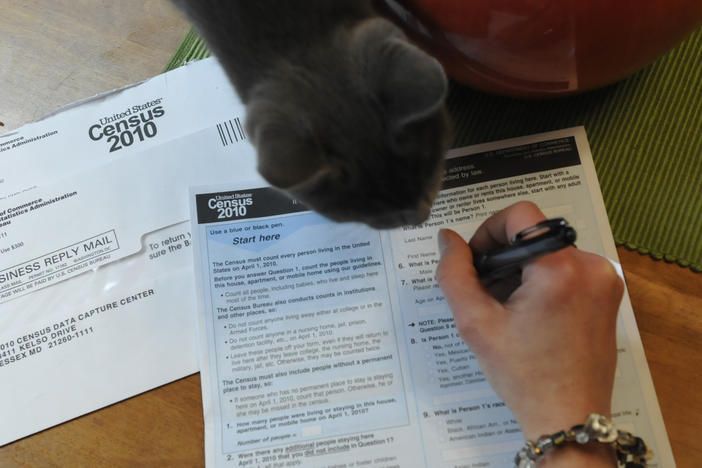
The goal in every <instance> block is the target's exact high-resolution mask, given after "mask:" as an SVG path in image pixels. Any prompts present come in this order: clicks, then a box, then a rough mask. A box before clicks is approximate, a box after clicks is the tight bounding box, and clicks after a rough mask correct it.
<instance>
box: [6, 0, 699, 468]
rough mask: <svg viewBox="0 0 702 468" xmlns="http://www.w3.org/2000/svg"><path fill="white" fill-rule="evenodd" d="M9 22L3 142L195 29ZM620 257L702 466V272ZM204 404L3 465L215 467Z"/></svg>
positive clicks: (666, 396) (47, 5)
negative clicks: (209, 462) (207, 447)
mask: <svg viewBox="0 0 702 468" xmlns="http://www.w3.org/2000/svg"><path fill="white" fill-rule="evenodd" d="M0 12H2V13H1V14H0V34H1V35H0V122H3V124H4V126H0V132H4V131H7V130H11V129H14V128H17V127H19V126H21V125H23V124H24V123H26V122H29V121H32V120H35V119H38V118H41V117H42V116H44V115H46V114H48V113H50V112H53V111H54V110H56V109H57V108H59V107H60V106H62V105H65V104H68V103H70V102H73V101H75V100H78V99H82V98H85V97H88V96H91V95H93V94H97V93H100V92H103V91H107V90H111V89H114V88H118V87H121V86H124V85H127V84H131V83H134V82H137V81H140V80H143V79H146V78H149V77H151V76H153V75H156V74H158V73H160V72H161V71H162V69H163V67H164V66H165V65H166V63H167V62H168V59H169V58H170V56H171V54H172V53H173V51H174V50H175V49H176V47H177V46H178V44H179V42H180V39H181V38H182V37H183V35H184V34H185V32H186V31H187V30H188V27H189V26H188V23H187V21H186V20H185V19H184V18H183V17H182V16H180V14H179V13H178V12H177V11H175V10H174V9H173V8H172V7H171V6H170V4H168V3H167V2H166V1H165V0H146V1H142V0H120V1H118V2H108V1H100V2H98V1H95V0H23V1H15V0H0ZM618 251H619V255H620V258H621V261H622V265H623V267H624V272H625V275H626V278H627V283H628V287H629V294H630V296H631V300H632V302H633V305H634V311H635V313H636V318H637V321H638V325H639V329H640V331H641V337H642V339H643V344H644V348H645V351H646V356H647V358H648V363H649V366H650V368H651V374H652V375H653V381H654V384H655V386H656V390H657V393H658V399H659V402H660V405H661V409H662V411H663V417H664V419H665V423H666V427H667V429H668V435H669V437H670V440H671V444H672V446H673V453H674V455H675V458H676V461H677V464H678V466H679V467H694V466H702V441H701V439H700V437H701V435H702V397H700V395H701V394H702V392H701V391H700V388H701V387H702V274H695V273H693V272H691V271H690V270H687V269H684V268H680V267H678V266H676V265H671V264H667V263H664V262H661V261H654V260H652V259H651V258H649V257H646V256H642V255H639V254H638V253H636V252H630V251H628V250H626V249H625V248H623V247H620V248H619V249H618ZM201 404H202V402H201V397H200V377H199V375H197V374H196V375H192V376H190V377H187V378H184V379H182V380H179V381H177V382H174V383H171V384H169V385H165V386H163V387H161V388H158V389H155V390H152V391H150V392H147V393H144V394H142V395H140V396H137V397H134V398H131V399H129V400H126V401H123V402H121V403H117V404H115V405H112V406H110V407H108V408H104V409H102V410H99V411H96V412H94V413H91V414H88V415H86V416H83V417H80V418H77V419H75V420H73V421H70V422H67V423H65V424H62V425H60V426H57V427H54V428H51V429H48V430H46V431H43V432H41V433H39V434H36V435H33V436H31V437H27V438H25V439H22V440H20V441H17V442H15V443H12V444H9V445H6V446H5V447H2V448H0V467H3V468H11V467H12V468H14V467H23V468H30V467H42V468H43V467H54V466H55V467H81V466H85V467H133V466H149V467H151V466H154V467H159V466H163V467H181V466H182V467H197V466H204V456H203V449H204V446H203V419H202V407H201ZM0 424H12V422H11V421H6V420H3V418H2V415H0ZM666 468H667V467H666Z"/></svg>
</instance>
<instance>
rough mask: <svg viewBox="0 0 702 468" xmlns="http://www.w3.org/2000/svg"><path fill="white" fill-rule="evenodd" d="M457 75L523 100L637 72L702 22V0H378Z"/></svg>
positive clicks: (584, 87)
mask: <svg viewBox="0 0 702 468" xmlns="http://www.w3.org/2000/svg"><path fill="white" fill-rule="evenodd" d="M379 6H380V8H381V10H382V11H383V13H384V14H385V15H386V16H388V17H389V18H390V19H392V20H393V21H395V22H396V23H398V24H399V25H400V26H402V27H403V28H404V29H405V31H406V32H407V33H408V35H409V36H410V37H411V38H412V39H413V40H414V41H415V42H417V43H418V44H419V45H420V46H421V47H423V48H424V49H425V50H426V51H427V52H429V53H431V54H432V55H434V56H435V57H436V58H437V59H439V60H440V61H441V63H442V64H443V65H444V68H445V69H446V72H447V73H448V75H449V76H451V77H452V78H453V79H455V80H457V81H460V82H463V83H465V84H467V85H469V86H471V87H474V88H477V89H481V90H484V91H488V92H492V93H497V94H503V95H509V96H520V97H544V96H559V95H567V94H573V93H577V92H582V91H587V90H590V89H594V88H599V87H602V86H605V85H608V84H610V83H613V82H615V81H618V80H621V79H622V78H624V77H626V76H629V75H631V74H632V73H634V72H636V71H637V70H639V69H641V68H643V67H644V66H646V65H647V64H649V63H651V62H652V61H653V60H655V59H656V58H658V57H659V56H660V55H662V54H663V53H664V52H666V51H668V50H669V49H671V48H672V47H673V46H675V45H676V44H677V43H679V42H680V41H681V40H683V39H684V38H685V37H686V36H688V35H689V34H690V33H691V32H692V31H693V30H694V29H695V28H696V27H697V26H699V25H700V24H701V23H702V0H579V1H576V0H463V1H462V0H380V2H379Z"/></svg>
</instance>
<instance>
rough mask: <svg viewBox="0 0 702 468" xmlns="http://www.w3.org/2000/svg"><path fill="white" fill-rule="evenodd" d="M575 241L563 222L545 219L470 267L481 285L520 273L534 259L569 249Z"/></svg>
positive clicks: (477, 256) (570, 230) (489, 252)
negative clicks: (473, 267)
mask: <svg viewBox="0 0 702 468" xmlns="http://www.w3.org/2000/svg"><path fill="white" fill-rule="evenodd" d="M576 237H577V236H576V233H575V229H573V228H572V227H570V226H569V225H568V222H567V221H566V220H565V219H563V218H553V219H548V220H546V221H542V222H541V223H539V224H537V225H536V226H532V227H530V228H527V229H524V230H523V231H520V232H519V233H517V235H515V236H514V237H513V238H512V239H511V240H510V243H509V245H507V246H505V247H502V248H499V249H496V250H490V251H487V252H483V253H480V254H477V255H476V256H475V258H474V261H473V264H474V265H475V269H476V270H477V271H478V276H479V277H480V279H481V280H482V281H483V282H485V281H493V280H496V279H500V278H504V277H506V276H509V275H511V274H513V273H516V272H519V271H521V268H522V265H524V264H525V263H527V262H529V261H531V260H533V259H535V258H538V257H541V256H542V255H546V254H547V253H550V252H555V251H557V250H560V249H562V248H564V247H568V246H569V245H573V244H574V243H575V239H576Z"/></svg>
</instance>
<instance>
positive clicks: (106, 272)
mask: <svg viewBox="0 0 702 468" xmlns="http://www.w3.org/2000/svg"><path fill="white" fill-rule="evenodd" d="M186 68H190V71H189V73H192V74H194V75H196V76H197V77H198V79H197V80H196V79H191V80H190V81H188V80H185V81H184V82H183V83H182V84H181V85H180V91H179V92H180V93H181V94H182V95H183V100H185V101H187V100H188V98H187V97H186V96H187V95H188V93H187V90H188V87H189V86H192V87H197V86H210V87H212V88H213V89H215V88H216V87H220V88H221V90H220V91H217V90H216V89H215V91H216V92H213V93H211V94H213V95H216V94H217V93H219V94H220V95H225V96H226V99H218V100H215V101H216V102H210V103H207V102H199V103H198V104H197V105H196V106H195V108H196V109H195V111H193V112H185V111H183V112H175V111H174V109H177V108H179V107H181V108H182V107H183V103H182V102H179V101H178V95H177V94H176V95H172V96H170V97H169V99H168V100H166V99H162V100H161V102H160V104H157V105H153V106H150V107H149V109H150V110H151V117H150V118H148V116H149V112H148V109H147V112H146V113H145V114H144V115H145V116H146V117H147V119H146V122H144V121H142V118H141V114H142V113H143V111H140V110H138V109H136V110H135V112H136V111H138V112H136V117H137V119H138V121H139V123H138V124H135V125H134V126H130V123H129V119H130V118H132V117H135V115H134V112H132V110H131V109H132V108H131V107H124V106H122V104H123V103H124V102H133V101H134V100H135V97H134V96H133V92H137V91H140V90H139V89H133V90H127V91H129V92H132V95H127V96H126V97H125V96H120V99H118V102H117V104H119V105H120V107H119V108H118V110H119V109H121V108H122V107H124V109H125V110H124V111H122V112H121V113H122V114H124V113H125V112H127V111H129V112H128V113H127V115H120V113H119V112H117V111H114V112H113V115H115V116H117V117H116V120H114V121H111V122H104V125H102V126H101V128H100V129H98V128H96V127H93V128H92V130H87V129H89V128H91V127H90V126H87V127H86V126H85V125H83V123H81V126H82V127H81V128H82V133H79V134H76V136H75V137H74V138H76V139H78V138H79V137H80V138H82V139H83V140H90V138H91V136H90V134H89V133H86V132H89V131H92V132H93V133H94V134H95V135H97V133H96V132H98V131H101V132H103V138H105V139H106V138H107V137H110V136H113V135H118V138H117V141H118V142H119V144H122V143H123V142H122V140H123V139H124V141H130V140H129V138H131V137H124V136H123V135H124V134H125V132H129V133H130V134H132V137H134V138H136V139H137V140H138V138H139V132H141V133H142V134H143V135H144V137H145V138H151V139H152V140H153V142H149V144H148V145H147V144H144V146H143V147H142V148H141V149H140V150H138V151H137V150H136V149H134V148H136V146H137V145H136V144H135V143H132V144H131V145H129V147H127V148H124V150H122V151H113V152H111V153H110V151H109V148H110V144H111V143H108V142H106V141H102V140H99V141H97V142H96V141H92V143H93V144H95V143H100V144H101V145H100V147H99V148H98V147H97V146H90V144H88V143H91V141H83V140H81V141H82V142H81V143H78V142H76V143H75V144H74V145H65V139H64V140H60V139H59V138H58V135H59V134H71V132H72V131H73V127H72V125H70V121H68V120H66V118H65V115H63V114H58V115H57V116H55V117H52V118H51V119H48V120H46V121H44V122H42V123H41V124H42V125H43V126H44V128H45V129H46V128H57V129H58V131H57V133H56V134H53V135H51V136H49V137H45V138H43V139H41V144H42V146H41V148H40V149H42V150H41V151H39V150H37V149H36V148H39V147H33V148H32V151H24V152H23V153H22V157H19V156H17V154H20V153H19V152H18V151H6V152H5V154H0V168H1V169H2V179H3V183H2V184H0V190H2V192H0V194H1V195H0V415H2V418H3V420H5V421H12V424H2V425H0V445H3V444H6V443H9V442H12V441H13V440H16V439H18V438H21V437H24V436H26V435H29V434H32V433H34V432H37V431H39V430H42V429H45V428H47V427H50V426H52V425H55V424H58V423H61V422H63V421H66V420H68V419H71V418H74V417H76V416H79V415H81V414H85V413H87V412H90V411H93V410H96V409H98V408H101V407H103V406H106V405H109V404H112V403H114V402H116V401H119V400H122V399H124V398H128V397H130V396H133V395H136V394H138V393H141V392H144V391H146V390H149V389H151V388H154V387H157V386H159V385H163V384H165V383H168V382H170V381H173V380H175V379H178V378H181V377H184V376H186V375H189V374H191V373H194V372H197V370H198V363H197V347H196V335H195V333H194V330H195V315H194V301H195V299H194V298H195V292H194V286H193V284H192V254H191V250H192V248H191V238H190V232H189V223H188V219H189V208H188V196H187V195H188V187H189V186H191V185H200V184H210V183H220V182H226V181H231V180H237V179H239V178H243V179H245V180H250V179H252V178H253V179H258V175H257V173H256V170H255V152H254V150H253V148H252V147H251V145H250V144H249V142H248V140H247V138H246V134H245V132H244V130H243V126H242V122H243V107H242V106H241V104H240V103H239V101H238V99H236V95H235V94H234V92H233V90H232V89H231V87H230V85H229V84H228V82H227V81H226V78H225V77H224V75H223V74H222V73H221V72H220V70H219V68H218V65H217V64H216V63H214V64H213V62H206V63H203V64H202V65H198V66H197V67H192V66H191V67H186ZM179 73H183V71H180V72H179ZM167 82H168V80H161V83H162V84H164V85H165V84H167ZM147 84H149V85H150V86H151V85H153V83H147ZM161 91H163V89H161ZM149 93H152V94H153V90H150V91H149ZM155 93H156V94H158V90H156V91H155ZM193 93H194V94H198V92H195V91H193ZM199 94H200V96H201V97H202V94H203V93H202V92H199ZM145 97H146V96H141V97H137V98H136V100H139V101H141V100H143V99H144V98H145ZM202 98H203V99H205V97H202ZM208 99H212V96H210V97H209V98H208ZM147 101H148V99H147ZM149 102H151V101H149ZM98 104H102V102H100V103H98ZM113 104H114V103H113ZM159 107H160V109H161V110H160V111H159V110H158V108H159ZM79 109H80V107H78V108H73V109H70V110H69V111H68V112H71V113H73V114H74V117H73V120H74V121H81V122H83V121H87V122H100V119H97V120H96V119H95V118H94V115H95V109H91V110H90V112H86V113H88V114H92V116H91V115H89V116H85V115H83V114H81V113H80V112H77V111H78V110H79ZM105 112H106V110H105V109H102V108H100V109H99V111H98V114H97V115H102V114H104V113H105ZM161 112H163V114H162V115H160V116H157V115H158V114H161ZM174 114H176V115H174ZM177 114H180V117H177ZM166 115H170V116H171V117H170V118H171V122H172V124H170V125H164V122H166V121H165V120H163V121H160V122H159V121H158V119H159V118H161V119H165V116H166ZM225 115H228V116H229V117H228V118H226V119H225V118H224V117H223V116H225ZM58 117H60V119H63V120H64V121H63V122H54V119H56V118H58ZM60 119H59V120H60ZM181 119H195V120H197V121H198V124H197V125H195V126H194V127H192V128H191V127H185V126H183V125H182V123H181ZM121 121H126V123H120V122H121ZM149 122H154V125H153V126H152V125H150V124H149ZM91 125H95V124H91ZM39 127H40V126H37V124H33V128H34V130H32V129H30V131H31V132H35V133H36V131H40V130H41V129H40V128H39ZM110 129H111V130H110ZM137 129H140V130H137ZM31 132H27V131H24V132H19V133H18V134H19V135H20V136H22V135H27V134H29V133H31ZM147 132H148V134H149V135H152V136H151V137H148V136H147ZM158 132H161V135H162V136H161V137H158V136H157V135H158ZM105 133H107V135H105ZM166 136H167V137H166ZM10 138H15V139H17V138H19V137H18V136H14V137H13V136H11V137H10ZM23 138H24V137H23ZM52 138H55V140H54V141H55V142H56V143H58V142H61V141H63V143H62V144H60V145H58V146H55V145H48V144H46V143H47V142H51V139H52ZM2 141H10V140H7V139H5V140H0V142H2ZM19 141H22V140H19ZM103 143H104V145H103ZM30 144H34V143H32V142H30V143H27V145H30ZM84 144H85V145H87V146H86V147H83V146H81V145H84ZM6 146H7V145H6ZM15 148H18V147H15ZM28 148H29V146H28ZM76 148H81V149H80V150H79V149H76ZM106 154H107V155H108V157H105V155H106ZM7 155H12V159H10V158H9V156H8V157H6V156H7ZM62 160H63V165H61V164H59V163H58V162H57V161H59V162H60V161H62ZM20 161H21V162H20ZM20 169H21V170H20ZM54 169H55V170H54Z"/></svg>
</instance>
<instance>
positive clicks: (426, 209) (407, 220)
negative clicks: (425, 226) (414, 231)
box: [400, 203, 431, 225]
mask: <svg viewBox="0 0 702 468" xmlns="http://www.w3.org/2000/svg"><path fill="white" fill-rule="evenodd" d="M430 212H431V206H430V205H429V204H428V203H420V204H419V206H417V207H416V208H415V209H412V210H403V211H402V212H400V218H401V219H402V224H405V225H406V224H412V225H417V224H422V223H423V222H424V221H426V220H427V218H428V217H429V213H430Z"/></svg>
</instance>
